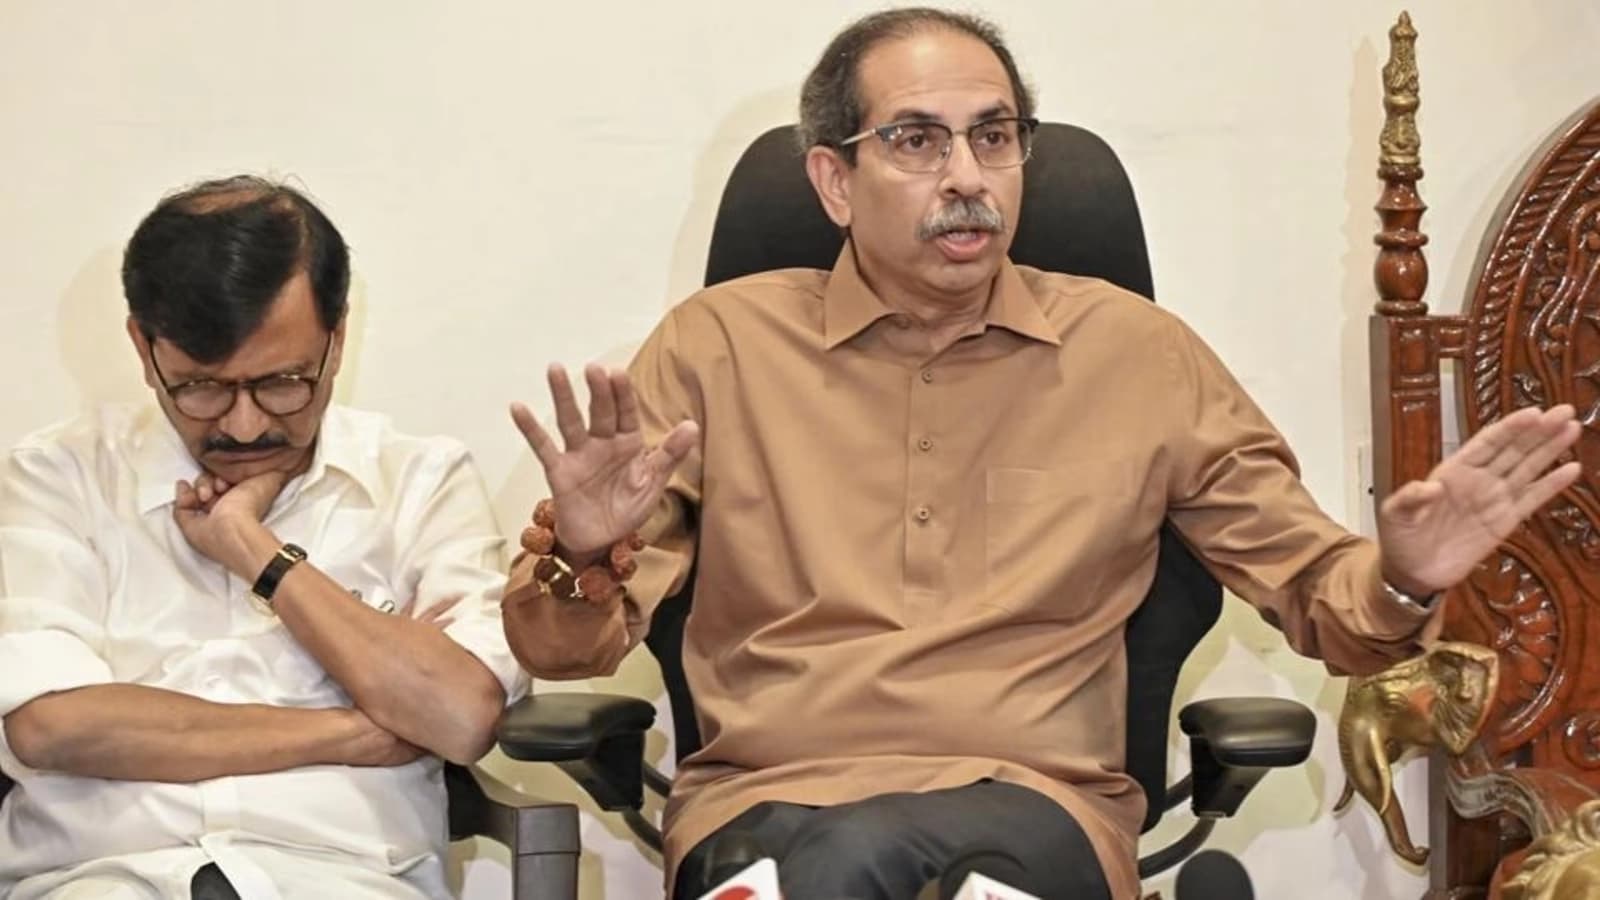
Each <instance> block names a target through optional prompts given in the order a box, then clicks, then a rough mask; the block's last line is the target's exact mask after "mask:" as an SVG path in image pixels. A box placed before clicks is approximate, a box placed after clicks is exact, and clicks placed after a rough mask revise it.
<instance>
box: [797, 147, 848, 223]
mask: <svg viewBox="0 0 1600 900" xmlns="http://www.w3.org/2000/svg"><path fill="white" fill-rule="evenodd" d="M852 171H853V167H852V166H851V165H850V164H849V163H848V162H846V161H845V159H844V157H843V156H840V155H839V151H837V150H835V149H833V148H832V147H812V148H811V149H810V150H807V151H806V177H807V178H810V179H811V187H812V188H813V189H815V190H816V192H817V199H818V200H820V201H822V209H823V211H824V212H826V213H827V214H828V218H830V219H832V220H833V224H835V225H837V226H839V227H840V228H849V227H850V220H851V215H850V173H851V172H852Z"/></svg>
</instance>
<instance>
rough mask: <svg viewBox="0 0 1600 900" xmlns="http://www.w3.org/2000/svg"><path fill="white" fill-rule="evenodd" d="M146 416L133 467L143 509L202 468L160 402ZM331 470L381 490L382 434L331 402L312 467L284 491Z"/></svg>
mask: <svg viewBox="0 0 1600 900" xmlns="http://www.w3.org/2000/svg"><path fill="white" fill-rule="evenodd" d="M141 419H142V421H141V422H140V423H139V425H138V428H137V431H136V435H137V436H136V438H135V441H136V443H135V446H134V447H133V452H132V457H133V471H134V474H135V476H136V477H137V478H138V480H139V493H138V501H139V513H140V514H141V515H143V514H145V513H149V512H152V511H154V510H157V509H160V508H162V507H164V506H168V505H170V504H171V503H172V499H173V496H172V495H173V485H174V484H175V483H176V482H177V481H178V480H180V479H182V480H184V481H189V482H193V481H194V479H195V477H196V476H198V475H199V474H200V471H201V470H200V464H199V463H198V462H196V461H195V459H194V457H193V456H190V455H189V449H188V448H187V447H185V446H184V444H183V439H182V438H181V437H179V436H178V432H177V429H175V428H173V427H172V423H171V422H169V421H167V417H166V416H165V415H164V414H163V413H162V412H161V410H160V409H159V408H158V407H153V406H152V407H149V408H147V409H146V410H145V411H144V413H143V414H142V416H141ZM329 471H334V472H338V473H341V474H343V475H345V476H347V477H348V478H349V479H350V480H351V481H353V482H355V483H356V485H357V486H359V487H360V488H361V489H362V490H363V491H366V493H367V496H368V498H375V497H377V496H378V487H379V484H380V481H379V468H378V441H377V436H376V435H375V434H369V433H366V432H365V431H364V430H363V429H361V428H358V427H356V423H354V422H352V421H351V419H350V418H349V417H348V416H346V415H345V414H344V411H343V410H342V409H341V408H339V407H337V406H329V407H328V409H327V411H326V412H324V413H323V415H322V427H321V428H320V429H319V431H318V433H317V446H316V449H315V450H314V451H312V455H311V467H310V468H308V469H307V470H306V472H305V474H304V475H302V476H300V477H299V478H296V479H294V481H291V482H290V485H289V486H287V487H285V489H284V493H285V495H286V496H288V495H294V494H297V493H298V492H299V491H303V490H305V489H306V488H308V487H310V486H312V485H314V484H316V483H317V482H319V481H321V480H322V479H323V478H324V477H325V476H326V475H327V473H328V472H329Z"/></svg>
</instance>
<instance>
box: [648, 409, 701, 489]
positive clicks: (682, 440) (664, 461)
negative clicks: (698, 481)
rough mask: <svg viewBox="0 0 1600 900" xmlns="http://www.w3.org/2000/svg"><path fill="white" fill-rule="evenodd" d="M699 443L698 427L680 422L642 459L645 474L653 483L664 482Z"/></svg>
mask: <svg viewBox="0 0 1600 900" xmlns="http://www.w3.org/2000/svg"><path fill="white" fill-rule="evenodd" d="M699 442H700V426H699V425H697V424H695V423H694V422H692V421H688V420H685V421H682V422H679V423H678V424H677V425H675V426H673V429H672V430H671V431H669V432H667V436H666V438H664V439H663V440H662V441H661V443H660V444H658V445H657V446H656V448H655V449H654V450H651V451H650V453H649V454H647V455H646V456H645V458H644V465H645V472H646V474H647V477H648V478H650V479H651V480H653V481H659V482H665V481H666V480H667V478H669V477H670V476H671V475H672V472H673V470H674V469H676V468H678V465H679V464H680V463H682V462H683V460H684V457H686V456H688V455H689V451H690V450H693V449H694V448H695V445H696V444H698V443H699Z"/></svg>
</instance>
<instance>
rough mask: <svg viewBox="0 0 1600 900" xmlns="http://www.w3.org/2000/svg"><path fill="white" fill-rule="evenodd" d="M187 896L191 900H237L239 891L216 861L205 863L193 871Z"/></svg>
mask: <svg viewBox="0 0 1600 900" xmlns="http://www.w3.org/2000/svg"><path fill="white" fill-rule="evenodd" d="M189 896H190V898H192V900H239V892H238V891H236V890H234V889H233V885H232V884H231V883H230V882H229V881H228V878H227V876H225V875H223V874H222V870H221V869H219V868H217V864H216V863H206V864H205V865H203V866H201V867H200V869H199V870H198V871H196V872H195V873H194V878H191V879H190V880H189Z"/></svg>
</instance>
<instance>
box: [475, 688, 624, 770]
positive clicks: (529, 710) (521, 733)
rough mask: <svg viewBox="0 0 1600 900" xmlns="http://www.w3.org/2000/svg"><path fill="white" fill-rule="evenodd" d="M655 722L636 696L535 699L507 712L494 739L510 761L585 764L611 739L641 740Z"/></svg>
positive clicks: (573, 695)
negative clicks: (628, 736)
mask: <svg viewBox="0 0 1600 900" xmlns="http://www.w3.org/2000/svg"><path fill="white" fill-rule="evenodd" d="M655 720H656V709H655V707H654V706H651V705H650V704H649V703H647V702H646V701H644V700H640V699H639V698H638V697H620V696H617V695H615V694H578V693H563V694H539V695H536V696H530V697H527V698H524V699H523V700H521V701H520V702H518V703H517V705H515V706H513V707H511V708H510V709H509V710H506V714H505V715H504V716H503V717H502V718H501V719H500V726H499V727H498V728H497V729H495V737H496V739H497V740H499V742H500V749H502V750H504V751H505V754H506V755H507V756H509V757H511V758H512V759H521V760H527V761H530V762H560V761H563V760H574V759H584V758H586V757H588V756H590V755H592V754H593V753H594V751H595V748H597V747H598V746H599V745H600V742H601V741H604V740H606V739H607V738H610V737H615V736H617V735H624V734H640V735H642V734H643V733H644V732H646V731H648V730H649V729H650V726H651V725H653V724H654V723H655Z"/></svg>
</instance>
